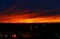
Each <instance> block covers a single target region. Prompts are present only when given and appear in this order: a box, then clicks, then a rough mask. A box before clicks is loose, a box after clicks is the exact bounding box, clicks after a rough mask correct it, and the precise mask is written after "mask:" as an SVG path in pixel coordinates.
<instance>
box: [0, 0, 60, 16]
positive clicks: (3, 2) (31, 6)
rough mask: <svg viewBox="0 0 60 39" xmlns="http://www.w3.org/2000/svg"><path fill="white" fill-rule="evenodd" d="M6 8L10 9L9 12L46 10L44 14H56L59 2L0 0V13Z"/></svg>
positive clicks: (58, 12)
mask: <svg viewBox="0 0 60 39" xmlns="http://www.w3.org/2000/svg"><path fill="white" fill-rule="evenodd" d="M14 7H15V8H14ZM11 8H13V9H11ZM8 9H11V10H10V12H11V11H13V10H20V11H21V10H30V11H31V12H40V11H47V10H48V12H47V13H46V14H45V15H56V14H60V11H59V10H60V2H59V0H0V13H2V12H4V11H7V10H8ZM49 11H50V12H49ZM3 14H5V12H4V13H3ZM8 14H9V13H8ZM43 15H44V14H43Z"/></svg>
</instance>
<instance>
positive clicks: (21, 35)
mask: <svg viewBox="0 0 60 39" xmlns="http://www.w3.org/2000/svg"><path fill="white" fill-rule="evenodd" d="M0 38H1V39H60V23H30V24H26V23H0Z"/></svg>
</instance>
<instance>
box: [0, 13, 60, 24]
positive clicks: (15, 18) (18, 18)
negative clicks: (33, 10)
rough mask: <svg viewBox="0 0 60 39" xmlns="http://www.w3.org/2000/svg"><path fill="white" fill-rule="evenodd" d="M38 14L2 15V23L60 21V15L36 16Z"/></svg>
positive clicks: (0, 17)
mask: <svg viewBox="0 0 60 39" xmlns="http://www.w3.org/2000/svg"><path fill="white" fill-rule="evenodd" d="M34 16H36V14H24V15H8V16H0V23H55V22H58V23H60V16H36V17H34Z"/></svg>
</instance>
